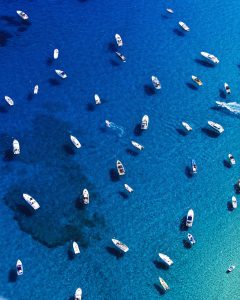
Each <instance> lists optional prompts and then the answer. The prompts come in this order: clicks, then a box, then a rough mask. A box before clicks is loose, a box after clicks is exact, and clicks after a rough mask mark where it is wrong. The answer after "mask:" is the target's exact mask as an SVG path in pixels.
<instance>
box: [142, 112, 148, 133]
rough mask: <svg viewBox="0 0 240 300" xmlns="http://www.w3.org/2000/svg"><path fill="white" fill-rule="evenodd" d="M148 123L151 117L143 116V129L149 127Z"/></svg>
mask: <svg viewBox="0 0 240 300" xmlns="http://www.w3.org/2000/svg"><path fill="white" fill-rule="evenodd" d="M148 123H149V118H148V116H147V115H145V116H143V118H142V123H141V129H142V130H146V129H148Z"/></svg>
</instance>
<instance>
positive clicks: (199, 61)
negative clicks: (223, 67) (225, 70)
mask: <svg viewBox="0 0 240 300" xmlns="http://www.w3.org/2000/svg"><path fill="white" fill-rule="evenodd" d="M194 61H195V62H196V63H198V64H199V65H201V66H204V67H207V68H214V65H213V64H212V63H210V62H208V61H205V60H202V59H199V58H196V59H194Z"/></svg>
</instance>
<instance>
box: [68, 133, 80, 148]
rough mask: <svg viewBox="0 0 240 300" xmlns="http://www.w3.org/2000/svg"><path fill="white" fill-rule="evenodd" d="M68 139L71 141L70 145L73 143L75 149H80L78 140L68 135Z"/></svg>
mask: <svg viewBox="0 0 240 300" xmlns="http://www.w3.org/2000/svg"><path fill="white" fill-rule="evenodd" d="M70 139H71V141H72V143H73V145H74V146H75V147H76V148H78V149H79V148H81V146H82V145H81V143H80V142H79V140H78V139H77V138H76V137H75V136H73V135H70Z"/></svg>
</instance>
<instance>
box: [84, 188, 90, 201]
mask: <svg viewBox="0 0 240 300" xmlns="http://www.w3.org/2000/svg"><path fill="white" fill-rule="evenodd" d="M83 203H84V204H89V192H88V190H87V189H84V190H83Z"/></svg>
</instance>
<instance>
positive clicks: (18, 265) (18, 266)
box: [16, 259, 23, 275]
mask: <svg viewBox="0 0 240 300" xmlns="http://www.w3.org/2000/svg"><path fill="white" fill-rule="evenodd" d="M16 269H17V274H18V275H22V274H23V264H22V262H21V260H20V259H18V260H17V263H16Z"/></svg>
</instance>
